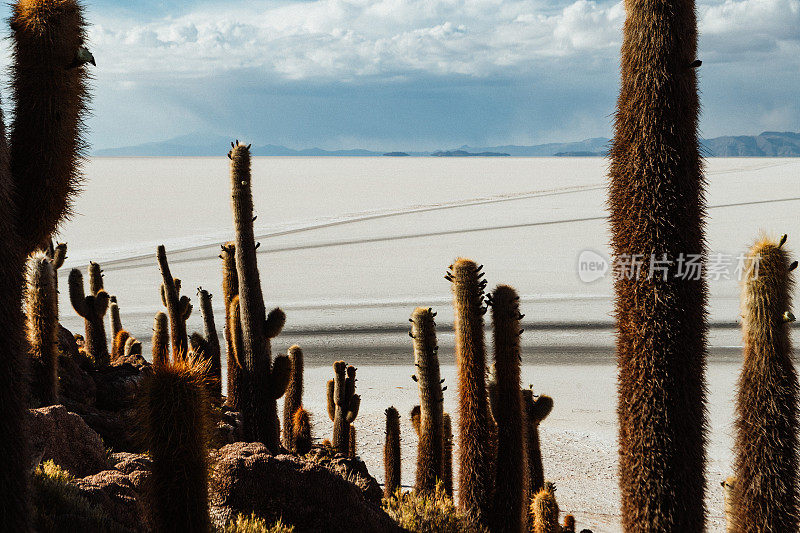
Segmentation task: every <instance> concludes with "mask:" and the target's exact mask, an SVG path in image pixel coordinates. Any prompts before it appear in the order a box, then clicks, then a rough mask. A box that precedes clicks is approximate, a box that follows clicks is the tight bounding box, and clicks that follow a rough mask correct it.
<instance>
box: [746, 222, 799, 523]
mask: <svg viewBox="0 0 800 533" xmlns="http://www.w3.org/2000/svg"><path fill="white" fill-rule="evenodd" d="M785 241H786V237H785V236H784V237H783V238H782V239H781V240H780V242H774V241H772V240H770V239H767V238H764V239H761V240H760V241H759V242H757V243H756V244H755V245H754V246H753V247H752V248H751V249H750V251H749V254H748V257H747V262H746V269H745V278H744V286H743V290H742V317H743V320H742V329H743V332H744V364H743V366H742V372H741V375H740V376H739V391H738V395H737V399H736V408H737V409H736V441H735V446H734V449H735V456H736V460H735V472H736V474H735V477H736V484H735V488H734V505H735V512H736V531H738V532H741V533H750V532H756V531H759V532H763V531H797V530H798V492H797V483H798V476H797V468H798V456H797V453H798V430H799V429H800V427H798V426H799V424H798V403H797V402H798V394H799V393H800V386H798V381H797V372H796V370H795V368H794V364H793V362H792V344H791V339H790V337H789V322H790V321H791V320H793V319H794V316H793V315H792V314H791V311H790V309H791V305H792V301H791V300H792V297H791V294H792V289H793V279H792V274H791V271H792V270H793V269H794V268H795V267H796V266H797V263H791V260H790V259H789V254H788V253H787V252H786V250H785V249H784V248H783V243H784V242H785Z"/></svg>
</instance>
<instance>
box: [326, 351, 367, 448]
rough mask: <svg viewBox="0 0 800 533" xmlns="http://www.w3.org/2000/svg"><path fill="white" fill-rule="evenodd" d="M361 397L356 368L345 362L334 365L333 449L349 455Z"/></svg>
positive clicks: (331, 398)
mask: <svg viewBox="0 0 800 533" xmlns="http://www.w3.org/2000/svg"><path fill="white" fill-rule="evenodd" d="M360 406H361V396H359V395H358V394H356V368H355V367H354V366H347V363H345V362H344V361H336V362H335V363H333V379H331V380H329V381H328V417H330V419H331V421H332V422H333V439H332V443H333V448H334V449H335V450H336V452H337V453H341V454H344V455H348V454H349V448H350V425H351V424H352V423H353V421H354V420H355V419H356V417H357V416H358V408H359V407H360Z"/></svg>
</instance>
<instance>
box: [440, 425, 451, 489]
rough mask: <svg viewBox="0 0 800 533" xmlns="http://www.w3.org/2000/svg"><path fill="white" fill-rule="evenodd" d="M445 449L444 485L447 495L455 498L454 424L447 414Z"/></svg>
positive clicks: (443, 460) (443, 456)
mask: <svg viewBox="0 0 800 533" xmlns="http://www.w3.org/2000/svg"><path fill="white" fill-rule="evenodd" d="M443 420H444V449H443V453H442V462H443V466H442V484H443V485H444V491H445V493H446V494H447V495H448V496H450V497H451V498H452V497H453V423H452V421H451V420H450V415H449V414H447V413H445V414H444V417H443Z"/></svg>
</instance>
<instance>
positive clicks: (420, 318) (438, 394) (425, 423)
mask: <svg viewBox="0 0 800 533" xmlns="http://www.w3.org/2000/svg"><path fill="white" fill-rule="evenodd" d="M435 316H436V313H434V312H433V310H432V309H431V308H428V307H417V308H416V309H415V310H414V312H413V313H412V314H411V318H410V319H409V320H410V321H411V331H410V332H409V335H410V336H411V338H412V339H413V340H414V366H415V367H416V372H415V374H414V376H413V377H414V381H416V382H417V384H418V385H419V397H420V418H419V431H418V433H419V447H418V449H417V477H416V485H415V488H416V490H417V492H419V493H430V494H432V493H433V492H435V491H436V483H437V482H438V481H440V480H441V479H442V466H443V464H444V462H443V457H442V454H443V446H444V432H443V427H442V426H443V425H444V421H443V414H444V410H443V408H442V403H443V401H444V397H443V395H442V381H443V380H442V379H441V378H440V374H439V356H438V351H439V346H438V344H437V342H436V322H435V320H434V317H435Z"/></svg>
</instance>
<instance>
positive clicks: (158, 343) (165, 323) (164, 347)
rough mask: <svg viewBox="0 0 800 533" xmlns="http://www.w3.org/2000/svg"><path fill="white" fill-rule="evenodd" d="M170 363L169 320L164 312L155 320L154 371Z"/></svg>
mask: <svg viewBox="0 0 800 533" xmlns="http://www.w3.org/2000/svg"><path fill="white" fill-rule="evenodd" d="M168 362H169V319H168V318H167V315H166V314H165V313H162V312H160V311H159V312H158V313H156V316H155V318H154V319H153V361H152V363H153V370H157V369H158V368H159V367H162V366H165V365H166V364H167V363H168Z"/></svg>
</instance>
